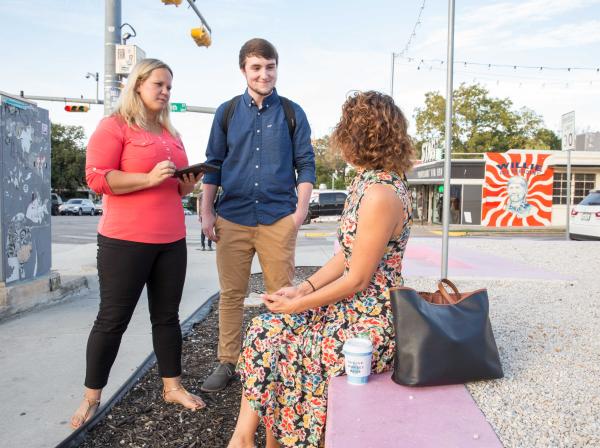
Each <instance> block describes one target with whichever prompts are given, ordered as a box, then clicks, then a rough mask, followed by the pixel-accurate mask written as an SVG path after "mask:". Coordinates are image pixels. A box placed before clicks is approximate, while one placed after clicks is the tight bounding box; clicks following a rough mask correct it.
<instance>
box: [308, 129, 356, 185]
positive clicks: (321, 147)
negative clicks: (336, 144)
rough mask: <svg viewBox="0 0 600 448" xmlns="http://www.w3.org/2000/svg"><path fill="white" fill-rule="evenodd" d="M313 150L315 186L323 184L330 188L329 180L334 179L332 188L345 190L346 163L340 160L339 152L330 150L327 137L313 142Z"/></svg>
mask: <svg viewBox="0 0 600 448" xmlns="http://www.w3.org/2000/svg"><path fill="white" fill-rule="evenodd" d="M312 145H313V148H314V150H315V164H316V168H317V186H319V185H320V184H325V185H327V186H331V180H332V178H333V179H334V185H333V186H334V188H340V189H345V188H346V177H347V176H346V167H347V165H348V164H347V163H346V161H345V160H344V159H343V158H342V154H341V153H340V151H336V150H334V149H333V148H331V145H330V142H329V136H328V135H326V136H324V137H321V138H318V139H315V140H313V142H312Z"/></svg>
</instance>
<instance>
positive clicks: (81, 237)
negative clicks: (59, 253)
mask: <svg viewBox="0 0 600 448" xmlns="http://www.w3.org/2000/svg"><path fill="white" fill-rule="evenodd" d="M57 237H60V238H73V239H76V240H95V239H98V235H94V236H90V235H57Z"/></svg>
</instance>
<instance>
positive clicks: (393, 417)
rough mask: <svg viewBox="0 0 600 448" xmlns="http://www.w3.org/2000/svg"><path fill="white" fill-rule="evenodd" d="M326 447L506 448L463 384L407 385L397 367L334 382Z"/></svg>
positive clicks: (330, 393)
mask: <svg viewBox="0 0 600 448" xmlns="http://www.w3.org/2000/svg"><path fill="white" fill-rule="evenodd" d="M328 396H329V398H328V402H327V427H326V432H325V448H370V447H372V448H440V447H443V448H502V443H501V442H500V440H499V439H498V437H497V436H496V433H495V432H494V430H493V429H492V427H491V426H490V424H489V423H488V422H487V420H486V418H485V416H484V415H483V413H482V412H481V410H480V409H479V408H478V407H477V404H476V403H475V402H474V401H473V398H472V397H471V394H470V393H469V391H468V390H467V389H466V388H465V386H463V385H453V386H437V387H418V388H416V387H405V386H400V385H398V384H395V383H394V382H393V381H392V380H391V373H389V372H388V373H382V374H379V375H371V376H370V377H369V382H368V383H367V384H366V385H363V386H354V385H350V384H348V383H347V382H346V377H345V376H340V377H336V378H333V379H332V380H331V382H330V383H329V392H328Z"/></svg>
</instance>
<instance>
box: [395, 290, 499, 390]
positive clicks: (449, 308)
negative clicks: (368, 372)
mask: <svg viewBox="0 0 600 448" xmlns="http://www.w3.org/2000/svg"><path fill="white" fill-rule="evenodd" d="M444 284H446V285H448V286H449V287H450V288H451V289H452V290H453V292H452V293H448V292H447V291H446V289H445V288H444ZM390 300H391V302H392V311H393V313H394V330H395V332H396V334H395V338H396V352H395V359H394V374H393V375H392V379H393V380H394V381H395V382H396V383H398V384H403V385H406V386H439V385H443V384H461V383H465V382H468V381H476V380H483V379H492V378H502V376H503V373H502V366H501V364H500V358H499V356H498V348H497V347H496V341H495V340H494V334H493V332H492V326H491V324H490V319H489V315H488V310H489V302H488V296H487V290H485V289H479V290H477V291H473V292H469V293H460V292H459V291H458V289H457V288H456V286H455V285H454V284H453V283H452V282H451V281H449V280H447V279H443V280H441V281H440V282H439V283H438V291H436V292H433V293H426V292H417V291H415V290H414V289H411V288H405V287H399V288H392V289H390Z"/></svg>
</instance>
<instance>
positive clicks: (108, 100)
mask: <svg viewBox="0 0 600 448" xmlns="http://www.w3.org/2000/svg"><path fill="white" fill-rule="evenodd" d="M104 17H105V19H104V20H105V26H104V115H105V116H107V115H110V114H111V113H112V111H113V108H114V106H115V105H116V102H117V100H118V99H119V95H120V94H121V89H120V87H119V84H120V79H119V76H118V75H117V74H116V61H115V59H116V55H115V48H116V47H115V46H116V45H117V44H120V43H121V0H105V14H104Z"/></svg>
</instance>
